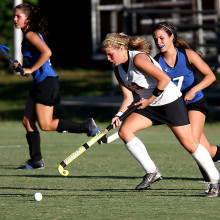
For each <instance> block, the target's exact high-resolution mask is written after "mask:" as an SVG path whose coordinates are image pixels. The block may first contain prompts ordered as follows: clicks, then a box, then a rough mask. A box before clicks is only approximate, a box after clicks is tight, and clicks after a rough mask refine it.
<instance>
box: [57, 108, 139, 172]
mask: <svg viewBox="0 0 220 220" xmlns="http://www.w3.org/2000/svg"><path fill="white" fill-rule="evenodd" d="M139 106H140V105H133V106H132V107H130V108H129V109H128V110H127V111H126V112H125V113H124V114H123V115H122V116H120V117H119V119H120V121H123V120H124V119H125V118H127V117H128V116H129V115H130V114H131V113H132V112H134V111H135V110H136V109H137V108H138V107H139ZM112 128H113V124H110V125H109V126H108V127H106V128H105V129H104V130H103V131H101V132H100V133H98V134H97V135H96V136H95V137H93V138H91V139H90V140H89V141H87V142H86V143H84V144H83V145H81V146H80V147H79V148H78V150H76V151H75V152H73V153H72V154H71V155H69V156H68V157H67V158H66V159H65V160H63V161H62V162H61V163H60V164H59V166H58V172H59V174H60V175H62V176H68V175H69V171H68V170H64V168H65V167H66V166H67V165H69V164H70V163H71V162H73V161H74V160H75V159H76V158H77V157H79V156H80V155H81V154H82V153H84V152H85V151H86V150H88V149H89V148H90V147H91V146H92V145H94V144H95V143H96V142H97V141H98V140H100V139H101V138H102V137H103V136H104V135H106V134H107V133H108V132H109V131H110V130H111V129H112Z"/></svg>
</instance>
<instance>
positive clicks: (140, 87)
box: [118, 51, 182, 106]
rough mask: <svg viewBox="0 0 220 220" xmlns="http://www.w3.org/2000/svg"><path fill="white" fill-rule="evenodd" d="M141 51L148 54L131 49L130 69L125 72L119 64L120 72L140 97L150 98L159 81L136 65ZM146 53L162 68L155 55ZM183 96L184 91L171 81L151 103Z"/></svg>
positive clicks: (152, 104)
mask: <svg viewBox="0 0 220 220" xmlns="http://www.w3.org/2000/svg"><path fill="white" fill-rule="evenodd" d="M140 53H143V54H146V53H144V52H140V51H129V64H128V71H127V72H125V71H124V69H123V67H122V65H119V66H118V72H119V75H120V77H121V79H122V81H123V82H124V84H125V85H126V86H127V87H128V88H129V89H130V90H132V91H134V92H135V93H137V94H138V95H139V96H140V98H144V99H149V98H150V97H151V95H152V92H153V90H154V88H155V87H156V86H157V83H158V81H157V79H155V78H154V77H152V76H151V75H148V74H147V73H144V72H141V71H140V70H138V69H137V68H136V67H135V66H134V63H133V60H134V58H135V56H136V55H138V54H140ZM146 55H147V56H148V57H149V58H150V59H151V62H152V63H153V64H154V65H155V66H157V67H158V68H159V69H161V70H162V68H161V66H160V64H159V63H158V62H157V61H156V60H155V59H154V58H153V57H151V56H150V55H149V54H146ZM162 71H163V70H162ZM181 96H182V93H181V92H180V90H179V89H178V88H177V86H176V85H175V84H174V83H173V82H171V81H170V82H169V84H168V85H167V87H166V88H165V90H164V92H163V93H162V94H161V95H160V96H158V97H157V98H156V99H155V100H154V102H153V103H151V104H150V105H151V106H160V105H165V104H168V103H171V102H173V101H175V100H176V99H178V98H179V97H181Z"/></svg>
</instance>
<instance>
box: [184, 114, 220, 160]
mask: <svg viewBox="0 0 220 220" xmlns="http://www.w3.org/2000/svg"><path fill="white" fill-rule="evenodd" d="M188 115H189V121H190V124H191V128H192V133H193V137H194V139H195V140H196V141H197V142H198V143H201V144H202V145H203V146H204V147H205V148H206V149H207V150H208V152H209V153H210V155H211V157H214V155H215V154H216V150H217V148H216V146H211V145H210V144H209V142H208V140H207V139H206V138H205V137H204V134H203V129H204V124H205V119H206V117H205V115H204V114H203V113H202V112H199V111H194V110H190V111H189V112H188ZM202 134H203V137H202Z"/></svg>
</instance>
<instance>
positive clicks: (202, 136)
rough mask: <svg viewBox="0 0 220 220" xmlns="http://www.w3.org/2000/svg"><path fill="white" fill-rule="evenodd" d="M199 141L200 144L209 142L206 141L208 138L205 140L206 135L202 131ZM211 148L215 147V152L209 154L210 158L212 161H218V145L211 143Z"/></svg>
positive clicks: (219, 159)
mask: <svg viewBox="0 0 220 220" xmlns="http://www.w3.org/2000/svg"><path fill="white" fill-rule="evenodd" d="M200 143H201V144H202V145H203V144H204V145H206V144H209V142H208V140H207V138H206V136H205V134H204V133H202V135H201V138H200ZM211 148H216V151H213V152H215V154H214V155H211V156H212V160H213V161H214V162H218V163H220V147H219V146H217V145H211Z"/></svg>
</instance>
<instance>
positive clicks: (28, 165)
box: [18, 159, 45, 170]
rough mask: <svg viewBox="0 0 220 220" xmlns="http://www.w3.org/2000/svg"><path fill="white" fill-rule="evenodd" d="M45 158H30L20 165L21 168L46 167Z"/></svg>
mask: <svg viewBox="0 0 220 220" xmlns="http://www.w3.org/2000/svg"><path fill="white" fill-rule="evenodd" d="M44 168H45V163H44V159H41V160H32V159H30V160H28V161H27V162H26V164H25V165H23V166H20V167H18V169H19V170H25V169H26V170H31V169H44Z"/></svg>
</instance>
